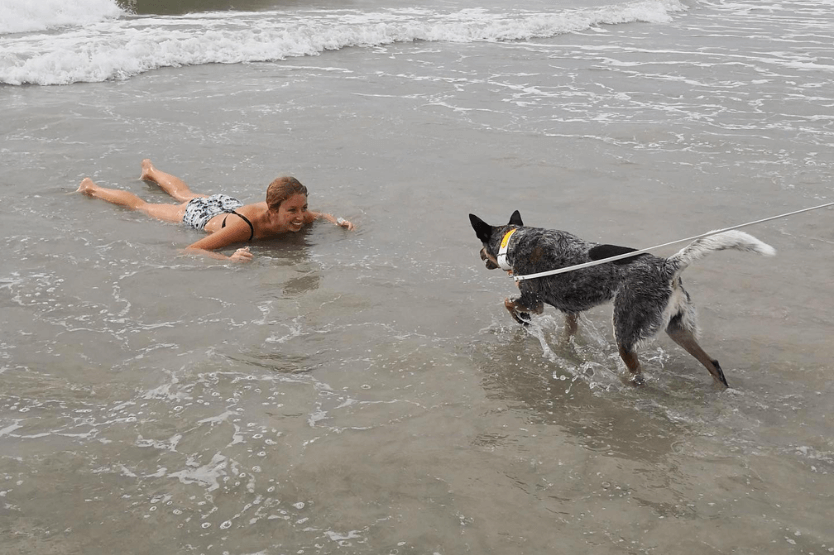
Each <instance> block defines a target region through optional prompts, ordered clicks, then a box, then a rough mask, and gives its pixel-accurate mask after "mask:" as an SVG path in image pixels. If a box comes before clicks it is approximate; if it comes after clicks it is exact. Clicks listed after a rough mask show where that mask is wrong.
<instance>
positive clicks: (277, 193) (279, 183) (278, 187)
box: [266, 177, 307, 210]
mask: <svg viewBox="0 0 834 555" xmlns="http://www.w3.org/2000/svg"><path fill="white" fill-rule="evenodd" d="M299 193H300V194H302V195H304V196H307V187H305V186H304V185H302V184H301V182H300V181H299V180H297V179H296V178H294V177H279V178H278V179H276V180H275V181H273V182H272V183H270V184H269V187H267V189H266V205H267V207H268V208H269V209H270V210H278V207H280V206H281V203H282V202H284V201H285V200H287V199H288V198H290V197H291V196H293V195H297V194H299Z"/></svg>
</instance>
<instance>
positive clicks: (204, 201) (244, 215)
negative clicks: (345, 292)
mask: <svg viewBox="0 0 834 555" xmlns="http://www.w3.org/2000/svg"><path fill="white" fill-rule="evenodd" d="M140 179H143V180H145V181H152V182H154V183H156V184H157V185H159V186H160V187H161V188H162V190H163V191H165V192H166V193H168V194H169V195H171V196H172V197H174V198H175V199H176V200H178V201H179V202H180V204H151V203H148V202H145V201H144V200H142V199H140V198H139V197H137V196H136V195H134V194H133V193H129V192H127V191H121V190H118V189H105V188H104V187H99V186H98V185H96V184H95V183H93V181H92V180H91V179H90V178H89V177H87V178H85V179H84V180H83V181H82V182H81V185H79V187H78V191H77V192H79V193H83V194H85V195H87V196H90V197H94V198H100V199H103V200H106V201H107V202H110V203H113V204H118V205H119V206H124V207H126V208H130V209H131V210H139V211H141V212H144V213H145V214H147V215H148V216H150V217H152V218H156V219H157V220H162V221H165V222H176V223H179V222H182V223H183V224H185V225H187V226H190V227H193V228H194V229H199V230H204V231H207V232H208V233H209V235H208V236H207V237H204V238H203V239H200V240H199V241H197V242H196V243H194V244H192V245H189V246H188V248H186V251H191V252H199V253H202V254H207V255H209V256H211V257H213V258H218V259H223V260H233V261H235V262H248V261H249V260H252V253H250V252H249V247H243V248H239V249H237V250H236V251H235V252H234V254H232V256H224V255H222V254H220V253H218V252H214V251H216V250H217V249H222V248H224V247H227V246H229V245H231V244H234V243H246V242H248V241H252V240H253V239H267V238H270V237H275V236H277V235H281V234H282V233H287V232H289V231H292V232H297V231H300V230H301V228H303V227H304V226H305V225H307V224H310V223H312V222H314V221H316V220H318V219H320V218H323V219H325V220H328V221H330V222H332V223H334V224H336V225H339V226H341V227H344V228H347V229H353V224H352V223H350V222H349V221H347V220H344V219H342V218H335V217H333V216H331V215H330V214H324V213H321V212H311V211H309V210H307V188H306V187H305V186H304V185H302V184H301V183H300V182H299V181H298V180H297V179H295V178H294V177H279V178H278V179H276V180H275V181H273V182H272V183H271V184H270V185H269V188H267V190H266V201H265V202H259V203H257V204H247V205H244V204H243V203H242V202H240V201H239V200H237V199H234V198H232V197H230V196H227V195H223V194H218V195H211V196H207V195H200V194H197V193H193V192H191V189H189V188H188V185H186V184H185V183H184V182H183V181H182V180H181V179H179V178H178V177H174V176H173V175H170V174H167V173H165V172H162V171H159V170H158V169H156V168H155V167H154V166H153V164H151V161H150V160H143V161H142V176H141V177H140Z"/></svg>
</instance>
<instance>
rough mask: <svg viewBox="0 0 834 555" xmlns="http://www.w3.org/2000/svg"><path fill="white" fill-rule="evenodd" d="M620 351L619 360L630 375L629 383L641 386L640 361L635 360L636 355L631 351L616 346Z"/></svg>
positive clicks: (641, 372)
mask: <svg viewBox="0 0 834 555" xmlns="http://www.w3.org/2000/svg"><path fill="white" fill-rule="evenodd" d="M617 347H618V348H619V350H620V358H621V359H623V362H624V363H625V365H626V367H627V368H628V371H629V372H630V373H631V383H632V384H633V385H643V369H642V368H641V367H640V360H639V359H638V358H637V353H636V352H635V351H634V350H633V349H627V348H626V347H624V346H623V345H621V344H617Z"/></svg>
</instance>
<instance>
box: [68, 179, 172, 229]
mask: <svg viewBox="0 0 834 555" xmlns="http://www.w3.org/2000/svg"><path fill="white" fill-rule="evenodd" d="M77 192H79V193H82V194H85V195H87V196H88V197H93V198H100V199H102V200H106V201H107V202H109V203H111V204H117V205H119V206H124V207H125V208H129V209H130V210H138V211H140V212H144V213H145V214H147V215H148V216H150V217H151V218H156V219H157V220H162V221H164V222H176V223H179V222H181V221H182V217H183V215H184V214H185V205H186V204H188V203H187V202H186V203H183V204H151V203H148V202H145V201H144V200H142V199H140V198H139V197H137V196H136V195H134V194H133V193H129V192H128V191H120V190H118V189H105V188H104V187H99V186H98V185H96V184H95V183H93V180H92V179H90V178H89V177H86V178H84V180H83V181H82V182H81V185H79V186H78V189H77Z"/></svg>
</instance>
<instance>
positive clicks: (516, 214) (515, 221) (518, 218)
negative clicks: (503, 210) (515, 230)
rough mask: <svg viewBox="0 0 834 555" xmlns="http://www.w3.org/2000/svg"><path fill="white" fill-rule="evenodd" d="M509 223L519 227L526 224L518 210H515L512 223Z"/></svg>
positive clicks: (511, 218)
mask: <svg viewBox="0 0 834 555" xmlns="http://www.w3.org/2000/svg"><path fill="white" fill-rule="evenodd" d="M507 225H517V226H518V227H522V226H523V225H524V224H523V223H522V221H521V214H519V212H518V210H516V211H515V212H513V215H512V216H510V223H508V224H507Z"/></svg>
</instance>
